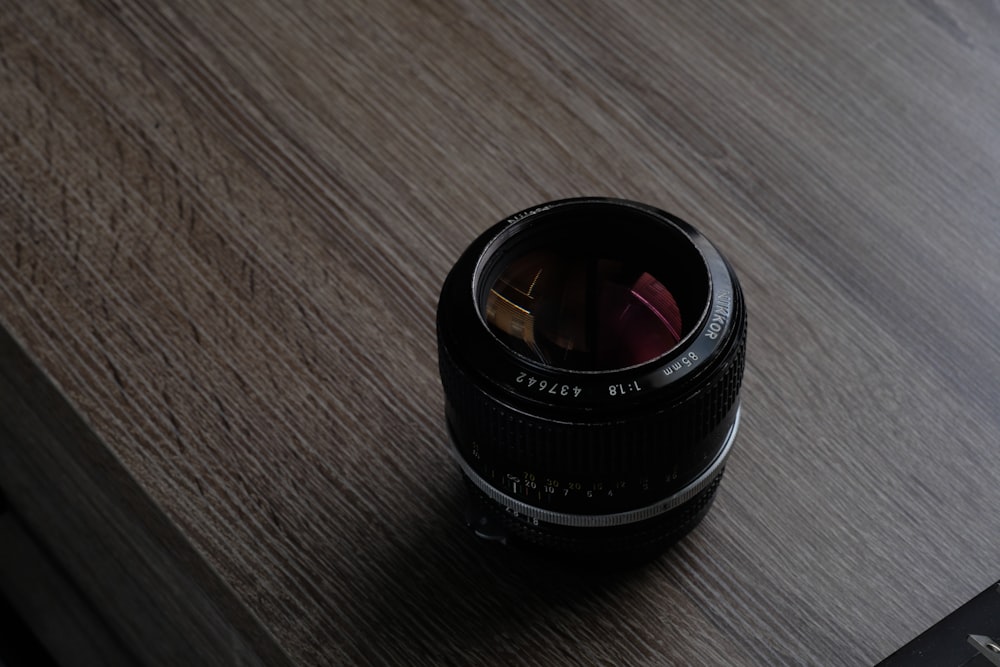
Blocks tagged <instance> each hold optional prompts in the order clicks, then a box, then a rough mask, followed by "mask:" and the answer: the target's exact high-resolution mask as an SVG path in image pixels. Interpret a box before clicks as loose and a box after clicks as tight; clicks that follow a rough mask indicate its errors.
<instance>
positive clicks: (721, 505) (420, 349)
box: [0, 0, 1000, 665]
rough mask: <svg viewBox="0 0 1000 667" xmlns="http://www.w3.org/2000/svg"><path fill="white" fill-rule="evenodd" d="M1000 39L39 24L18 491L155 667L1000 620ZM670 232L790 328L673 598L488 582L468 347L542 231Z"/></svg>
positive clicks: (695, 28) (670, 643)
mask: <svg viewBox="0 0 1000 667" xmlns="http://www.w3.org/2000/svg"><path fill="white" fill-rule="evenodd" d="M998 110H1000V4H998V3H997V2H996V1H995V0H977V1H976V2H960V1H959V0H914V1H912V2H882V3H851V2H831V3H804V2H793V1H791V0H786V1H783V2H780V1H775V2H768V3H760V4H749V5H748V4H746V3H727V4H725V5H722V4H721V3H720V4H718V5H710V4H708V3H702V2H693V1H692V2H671V3H654V2H649V3H604V2H592V3H587V4H584V3H563V4H549V3H544V4H543V3H528V2H525V3H498V4H495V5H487V4H482V3H476V2H457V1H456V2H428V3H407V2H402V3H395V4H394V3H387V2H379V1H377V0H364V1H361V0H351V1H350V2H338V3H329V2H323V1H320V0H289V1H288V2H284V3H275V2H269V1H265V0H246V1H243V2H234V3H217V2H207V1H199V0H177V1H176V2H169V3H154V2H144V3H117V2H95V3H85V4H78V3H77V2H75V1H73V0H71V1H69V2H63V1H55V0H32V1H31V2H22V3H6V4H5V5H4V7H3V10H2V11H0V329H2V330H3V331H4V333H3V334H2V335H0V399H2V406H3V409H2V411H0V488H2V489H3V491H4V494H5V495H6V496H7V497H8V499H9V501H10V504H11V506H12V507H13V508H14V510H15V511H16V512H17V514H18V515H19V516H20V517H21V519H22V520H23V521H24V522H25V523H26V524H27V525H29V526H30V527H31V530H32V531H33V532H34V533H35V534H36V535H38V536H40V537H41V538H42V539H43V540H44V541H45V543H46V544H47V545H48V546H47V548H48V549H50V551H51V553H52V554H53V555H54V557H56V558H58V559H59V560H60V562H62V563H63V564H64V567H65V568H66V572H67V573H68V575H69V576H71V577H72V578H73V579H74V580H75V581H76V582H77V583H78V585H79V587H80V590H81V591H82V592H83V594H85V596H86V597H87V598H88V599H89V600H90V601H91V602H92V603H93V605H94V607H95V608H96V609H98V610H100V614H101V615H102V616H103V618H104V621H106V623H107V624H108V625H109V626H110V627H112V628H113V629H114V631H115V632H116V633H117V634H118V636H119V637H120V638H121V641H122V643H123V645H124V646H125V647H127V650H128V651H130V652H132V653H134V654H135V655H137V656H139V657H141V658H142V659H143V660H145V661H147V662H148V663H149V664H233V663H241V664H337V663H375V664H385V663H393V662H396V663H399V664H413V663H420V662H427V663H431V662H434V663H451V664H494V663H496V664H500V663H502V664H512V663H522V664H546V665H550V664H559V663H583V664H657V665H659V664H733V665H742V664H746V665H758V664H768V665H773V664H786V663H787V664H818V665H841V664H843V665H863V664H870V663H872V662H875V661H877V660H879V659H881V658H882V657H885V656H886V655H888V654H889V653H891V652H892V651H893V650H895V649H896V648H898V647H899V646H900V645H902V644H903V643H905V642H906V641H907V640H909V639H910V638H912V637H913V636H914V635H916V634H917V633H918V632H920V631H921V630H923V629H924V628H926V627H927V626H929V625H931V624H932V623H933V622H935V621H936V620H937V619H939V618H940V617H941V616H943V615H944V614H945V613H946V612H948V611H950V610H951V609H954V608H955V607H957V606H958V605H959V604H961V603H962V602H964V601H965V600H967V599H969V598H970V597H972V596H973V595H974V594H975V593H978V592H979V591H981V590H983V589H984V588H985V587H986V586H987V585H989V584H990V583H992V582H994V581H996V579H997V578H998V577H1000V574H998V573H1000V539H998V538H997V536H998V535H1000V513H998V512H997V511H996V508H997V507H998V506H1000V483H998V481H997V472H996V460H997V457H996V454H997V451H998V446H1000V410H998V407H1000V400H998V396H1000V380H998V378H1000V343H998V340H1000V337H998V333H997V332H998V330H1000V305H998V304H1000V301H998V297H997V295H998V294H1000V259H998V257H1000V191H998V183H1000V111H998ZM581 194H601V195H612V196H623V197H628V198H633V199H637V200H640V201H644V202H647V203H650V204H654V205H657V206H659V207H662V208H665V209H667V210H669V211H671V212H673V213H676V214H678V215H680V216H682V217H684V218H686V219H688V220H689V221H690V222H692V223H693V224H694V225H695V226H697V227H698V228H700V229H701V230H702V231H703V232H705V233H706V235H708V236H709V238H711V239H712V240H713V241H714V242H715V243H716V244H717V245H718V246H719V247H720V248H721V249H722V250H723V251H724V252H725V253H726V255H727V256H728V257H729V258H730V260H731V261H732V263H733V264H734V266H735V267H736V270H737V272H738V274H739V276H740V278H741V280H742V282H743V287H744V289H745V291H746V296H747V300H748V307H749V312H750V339H749V346H748V366H747V372H746V380H745V384H744V418H743V424H742V429H741V432H740V435H739V439H738V441H737V446H736V448H735V450H734V454H733V456H732V458H731V463H730V464H729V466H728V471H727V476H726V479H725V480H724V482H723V484H722V487H721V491H720V495H719V497H718V500H717V503H716V505H715V507H714V508H713V510H712V512H711V513H710V514H709V516H708V518H707V519H706V521H705V522H704V523H703V524H702V525H701V526H700V527H699V528H698V530H697V531H696V532H695V533H693V534H692V535H690V536H689V537H688V538H687V539H685V540H684V541H683V542H682V543H681V544H680V545H678V547H677V548H676V549H674V550H673V551H672V552H671V553H669V554H668V555H666V556H665V557H663V558H662V559H660V560H658V561H656V562H654V563H652V564H650V565H649V566H648V567H645V568H642V569H639V570H635V571H631V572H626V573H621V574H618V575H603V576H588V575H584V574H580V573H573V572H568V571H560V570H559V568H557V567H553V566H541V565H537V564H530V563H526V562H524V561H522V560H519V559H516V558H514V557H512V555H511V554H508V553H505V552H497V551H493V550H491V549H487V548H484V546H483V545H479V544H477V543H475V542H474V541H473V540H472V538H471V537H470V536H469V535H467V533H466V530H465V529H464V527H463V526H462V523H461V512H462V507H463V502H464V501H463V498H462V491H461V488H460V478H459V475H458V472H457V470H456V467H455V465H454V464H453V463H452V461H451V460H450V458H449V454H448V450H447V447H446V435H445V430H444V426H443V416H442V400H443V399H442V395H441V391H440V385H439V380H438V377H437V368H436V359H435V355H436V348H435V340H434V325H433V312H434V308H435V305H436V300H437V291H438V289H439V287H440V285H441V282H442V281H443V279H444V276H445V274H446V273H447V271H448V269H449V268H450V266H451V264H452V262H454V260H455V259H456V258H457V257H458V255H459V253H460V252H461V250H462V249H463V248H464V247H465V246H466V244H467V243H469V241H471V239H473V238H474V237H475V236H476V235H477V234H478V233H479V232H480V231H482V230H483V229H485V228H486V227H487V226H489V225H490V224H492V223H493V222H495V221H496V220H498V219H500V218H501V217H503V216H504V215H507V214H509V213H512V212H514V211H517V210H519V209H522V208H525V207H527V206H530V205H533V204H536V203H539V202H542V201H546V200H550V199H555V198H559V197H566V196H576V195H581Z"/></svg>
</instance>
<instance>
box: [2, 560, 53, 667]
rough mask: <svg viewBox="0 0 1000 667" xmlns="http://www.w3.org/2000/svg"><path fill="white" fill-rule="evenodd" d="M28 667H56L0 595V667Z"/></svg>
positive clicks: (43, 648)
mask: <svg viewBox="0 0 1000 667" xmlns="http://www.w3.org/2000/svg"><path fill="white" fill-rule="evenodd" d="M0 548H3V547H2V546H0ZM29 666H30V667H58V666H57V663H56V662H55V661H54V660H53V659H52V657H51V656H50V655H49V654H48V653H47V652H46V650H45V647H43V646H42V644H41V643H40V642H39V641H38V639H37V638H36V637H35V635H34V633H32V631H31V629H30V628H28V626H27V625H25V623H24V621H23V620H22V619H21V617H20V616H18V614H17V612H16V611H15V610H14V608H13V607H12V606H11V604H10V602H9V601H8V600H7V598H5V597H3V595H2V594H0V667H29Z"/></svg>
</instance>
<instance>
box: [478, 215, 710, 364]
mask: <svg viewBox="0 0 1000 667" xmlns="http://www.w3.org/2000/svg"><path fill="white" fill-rule="evenodd" d="M618 222H619V223H620V224H612V223H611V222H610V221H600V220H593V219H591V220H574V221H567V220H559V219H553V220H548V221H546V222H545V224H544V225H542V224H539V225H538V226H537V227H536V232H535V233H534V234H521V235H519V238H522V239H526V240H522V241H521V242H520V243H519V244H517V246H514V247H502V248H501V251H500V252H497V253H495V254H496V255H497V257H496V258H495V259H494V262H493V267H492V270H490V271H488V272H487V275H488V276H489V278H488V280H487V284H488V290H486V291H484V293H483V298H481V300H480V307H481V310H482V314H483V317H484V319H485V320H486V323H487V324H488V326H489V327H490V329H491V330H492V331H493V333H494V335H496V336H497V337H498V338H499V339H500V340H502V341H503V342H504V343H505V344H506V345H508V346H509V347H511V348H512V349H514V350H515V351H517V352H518V353H520V354H522V355H524V356H527V357H529V358H532V359H534V360H536V361H539V362H541V363H543V364H545V365H547V366H550V367H554V368H560V369H565V370H580V371H603V370H614V369H619V368H627V367H630V366H635V365H638V364H641V363H644V362H646V361H650V360H652V359H656V358H657V357H660V356H662V355H664V354H666V353H667V352H669V351H670V350H671V349H673V348H674V347H676V346H677V344H678V343H679V342H680V341H681V339H682V338H683V337H684V336H685V335H686V334H687V333H688V331H690V329H691V328H692V327H693V326H694V324H695V323H696V321H697V320H698V319H699V316H700V314H701V307H703V305H704V303H705V300H706V299H707V290H706V289H705V287H704V284H703V282H707V281H700V280H699V278H701V277H703V276H704V275H705V270H704V265H703V263H701V262H700V261H699V260H700V255H699V254H698V253H697V251H696V250H695V249H694V247H693V246H692V245H691V244H690V242H688V241H687V240H686V239H684V238H683V237H680V235H679V234H677V233H676V230H669V229H668V230H666V231H664V230H663V229H660V228H658V227H655V226H653V225H652V224H651V223H649V221H645V225H643V224H641V223H642V222H643V221H641V220H623V221H618ZM639 236H641V239H642V240H640V238H639ZM682 264H683V265H685V266H683V267H682V266H681V265H682ZM692 266H693V267H694V274H693V276H692ZM678 275H686V276H687V280H686V281H683V282H682V283H678V281H677V280H676V276H678ZM692 278H693V280H692ZM699 283H702V286H701V287H700V288H699V287H698V284H699Z"/></svg>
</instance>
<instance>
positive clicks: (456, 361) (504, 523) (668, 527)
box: [437, 198, 746, 560]
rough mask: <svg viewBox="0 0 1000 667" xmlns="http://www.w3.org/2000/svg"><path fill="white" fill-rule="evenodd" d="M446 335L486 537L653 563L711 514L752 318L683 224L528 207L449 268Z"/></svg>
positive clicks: (450, 402) (460, 426)
mask: <svg viewBox="0 0 1000 667" xmlns="http://www.w3.org/2000/svg"><path fill="white" fill-rule="evenodd" d="M437 329H438V354H439V363H440V370H441V380H442V385H443V387H444V392H445V414H446V419H447V423H448V429H449V433H450V437H451V441H452V445H453V447H454V450H455V453H456V458H457V460H458V462H459V465H460V467H461V469H462V472H463V474H464V477H465V479H466V482H467V486H468V488H469V490H470V493H471V496H472V498H473V502H474V505H473V506H474V508H475V510H474V511H473V512H472V523H473V524H474V528H476V530H477V532H479V533H480V534H481V535H483V536H487V537H490V538H493V539H498V540H501V541H505V542H513V543H517V544H520V545H524V546H529V547H534V548H538V549H542V550H545V551H548V552H552V553H558V554H563V555H566V556H571V557H577V558H580V559H582V560H613V559H617V558H626V559H631V558H645V557H649V556H652V555H655V554H656V553H659V552H660V551H661V550H662V549H664V548H665V547H667V546H669V545H670V544H671V543H673V542H674V541H676V540H677V539H679V538H680V537H681V536H683V535H684V534H685V533H687V532H688V531H689V530H690V529H691V528H693V527H694V526H695V525H696V524H697V523H698V522H699V521H700V520H701V518H702V517H703V516H704V515H705V513H706V512H707V510H708V508H709V506H710V505H711V502H712V500H713V498H714V496H715V492H716V489H717V488H718V484H719V481H720V479H721V477H722V472H723V469H724V466H725V462H726V458H727V457H728V455H729V451H730V449H731V446H732V443H733V439H734V437H735V434H736V430H737V427H738V424H739V414H740V407H739V388H740V382H741V380H742V375H743V362H744V350H745V341H746V313H745V310H744V305H743V296H742V292H741V290H740V287H739V283H738V281H737V279H736V277H735V275H734V274H733V272H732V269H731V268H730V266H729V264H728V263H727V262H726V261H725V259H724V258H723V257H722V256H721V255H720V254H719V252H718V251H717V250H716V249H715V247H714V246H712V244H711V243H709V242H708V241H707V240H706V239H705V238H704V237H703V236H702V235H701V234H699V233H698V232H697V231H696V230H695V229H693V228H692V227H691V226H690V225H688V224H687V223H685V222H683V221H682V220H680V219H679V218H677V217H675V216H672V215H670V214H668V213H665V212H663V211H660V210H658V209H655V208H652V207H649V206H645V205H643V204H639V203H636V202H631V201H625V200H617V199H604V198H581V199H568V200H562V201H556V202H551V203H548V204H543V205H541V206H538V207H535V208H532V209H529V210H526V211H522V212H520V213H518V214H516V215H513V216H511V217H510V218H507V219H506V220H504V221H502V222H500V223H498V224H497V225H496V226H494V227H492V228H491V229H489V230H488V231H486V232H485V233H484V234H483V235H481V236H480V237H479V238H478V239H476V240H475V241H474V242H473V243H472V244H471V245H470V246H469V248H468V249H467V250H466V251H465V253H464V254H463V255H462V256H461V258H460V259H459V260H458V262H457V263H456V264H455V267H454V268H453V269H452V271H451V272H450V273H449V275H448V278H447V279H446V281H445V284H444V287H443V288H442V291H441V299H440V301H439V304H438V313H437Z"/></svg>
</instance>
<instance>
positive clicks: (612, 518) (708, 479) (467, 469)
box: [452, 405, 741, 528]
mask: <svg viewBox="0 0 1000 667" xmlns="http://www.w3.org/2000/svg"><path fill="white" fill-rule="evenodd" d="M740 411H741V408H740V407H739V405H737V407H736V417H735V419H734V420H733V424H732V426H731V427H730V428H729V432H728V433H727V434H726V439H725V442H724V444H723V445H722V448H721V449H720V450H719V453H718V455H716V457H715V459H714V460H713V461H712V463H710V464H709V466H708V467H707V468H705V470H704V471H702V472H701V474H699V475H698V476H697V477H696V478H695V479H694V480H692V481H691V483H690V484H688V485H687V486H685V487H684V488H683V489H681V490H680V491H677V492H676V493H673V494H671V495H670V496H668V497H666V498H663V499H662V500H658V501H657V502H655V503H653V504H651V505H647V506H645V507H640V508H638V509H634V510H628V511H625V512H615V513H612V514H567V513H564V512H553V511H551V510H546V509H542V508H540V507H535V506H533V505H529V504H528V503H525V502H523V501H520V500H517V499H515V498H512V497H510V496H508V495H507V494H505V493H503V492H502V491H500V490H499V489H496V488H495V487H493V486H492V485H491V484H490V483H489V482H487V481H486V480H484V479H483V478H482V477H480V476H479V474H478V473H477V472H476V471H475V470H473V469H472V467H471V466H469V464H468V463H466V461H465V459H464V458H463V457H462V455H461V453H460V452H459V451H458V449H457V447H456V446H455V443H454V442H453V443H452V452H453V454H454V456H455V460H456V461H458V464H459V466H461V468H462V471H463V472H464V473H465V475H466V477H468V479H469V480H470V481H471V482H472V483H473V484H474V485H475V486H476V488H478V489H479V490H480V491H482V492H483V493H484V494H485V495H486V496H487V497H488V498H490V499H491V500H494V501H496V502H497V503H499V504H501V505H502V506H504V508H505V509H506V510H507V511H508V512H512V513H515V514H519V515H522V516H526V517H530V518H533V519H538V520H539V521H544V522H546V523H550V524H555V525H560V526H571V527H577V528H607V527H611V526H623V525H628V524H632V523H638V522H640V521H646V520H648V519H652V518H655V517H657V516H660V515H661V514H665V513H666V512H669V511H671V510H673V509H675V508H677V507H679V506H680V505H683V504H684V503H686V502H687V501H688V500H690V499H691V498H693V497H695V496H696V495H698V493H700V492H701V491H702V490H704V489H705V488H706V487H708V486H709V485H710V484H711V483H712V482H713V481H714V480H715V478H716V476H717V475H718V473H719V472H721V471H722V468H723V467H724V466H725V464H726V459H727V458H729V452H730V450H731V449H732V445H733V441H734V440H735V438H736V431H737V430H738V429H739V424H740Z"/></svg>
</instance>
